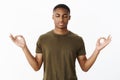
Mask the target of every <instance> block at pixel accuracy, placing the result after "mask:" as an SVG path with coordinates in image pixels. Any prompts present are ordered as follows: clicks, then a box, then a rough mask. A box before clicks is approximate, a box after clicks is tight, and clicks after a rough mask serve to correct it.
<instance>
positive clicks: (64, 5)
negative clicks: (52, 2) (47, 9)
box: [53, 4, 70, 13]
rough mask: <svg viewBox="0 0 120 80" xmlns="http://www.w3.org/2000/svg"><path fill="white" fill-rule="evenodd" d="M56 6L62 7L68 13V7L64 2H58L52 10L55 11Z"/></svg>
mask: <svg viewBox="0 0 120 80" xmlns="http://www.w3.org/2000/svg"><path fill="white" fill-rule="evenodd" d="M57 8H64V9H66V10H67V11H68V12H69V13H70V8H69V7H68V6H67V5H66V4H58V5H56V6H55V7H54V9H53V11H55V10H56V9H57Z"/></svg>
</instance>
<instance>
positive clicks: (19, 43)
mask: <svg viewBox="0 0 120 80" xmlns="http://www.w3.org/2000/svg"><path fill="white" fill-rule="evenodd" d="M10 38H11V40H12V41H13V42H14V43H15V44H16V45H17V46H19V47H21V48H22V49H23V48H24V47H25V46H26V42H25V39H24V37H23V36H22V35H17V36H13V35H12V34H10Z"/></svg>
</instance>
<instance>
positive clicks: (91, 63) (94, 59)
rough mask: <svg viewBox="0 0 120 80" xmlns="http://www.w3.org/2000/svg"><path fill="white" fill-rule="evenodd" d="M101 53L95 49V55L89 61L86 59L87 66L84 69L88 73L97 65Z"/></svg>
mask: <svg viewBox="0 0 120 80" xmlns="http://www.w3.org/2000/svg"><path fill="white" fill-rule="evenodd" d="M99 52H100V51H98V50H97V49H95V50H94V52H93V54H92V55H91V56H90V57H89V58H88V59H86V61H85V64H84V67H85V70H86V71H88V70H89V69H90V68H91V66H92V65H93V64H94V63H95V61H96V59H97V56H98V54H99Z"/></svg>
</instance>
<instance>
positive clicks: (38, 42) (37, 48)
mask: <svg viewBox="0 0 120 80" xmlns="http://www.w3.org/2000/svg"><path fill="white" fill-rule="evenodd" d="M36 53H42V47H41V37H39V39H38V41H37V43H36Z"/></svg>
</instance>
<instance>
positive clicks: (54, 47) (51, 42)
mask: <svg viewBox="0 0 120 80" xmlns="http://www.w3.org/2000/svg"><path fill="white" fill-rule="evenodd" d="M36 53H42V55H43V62H44V78H43V80H77V76H76V70H75V61H76V58H77V57H78V56H80V55H85V54H86V51H85V46H84V42H83V39H82V38H81V37H80V36H78V35H76V34H74V33H72V32H71V31H69V32H68V33H67V34H65V35H58V34H55V33H54V32H53V30H52V31H49V32H47V33H46V34H43V35H41V36H40V37H39V39H38V41H37V47H36Z"/></svg>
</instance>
